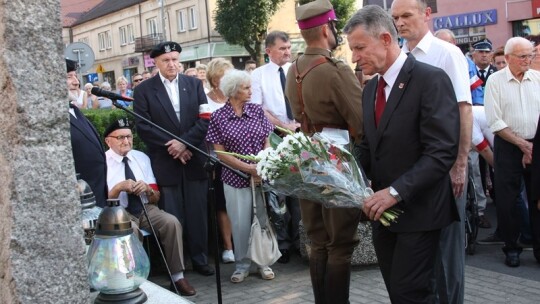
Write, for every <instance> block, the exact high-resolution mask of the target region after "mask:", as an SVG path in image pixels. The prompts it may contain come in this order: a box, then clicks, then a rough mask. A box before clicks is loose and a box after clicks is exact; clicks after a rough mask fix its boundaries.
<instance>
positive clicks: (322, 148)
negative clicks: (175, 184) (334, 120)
mask: <svg viewBox="0 0 540 304" xmlns="http://www.w3.org/2000/svg"><path fill="white" fill-rule="evenodd" d="M280 130H281V131H282V132H285V133H286V134H288V135H287V136H285V137H284V138H280V137H279V136H277V135H275V134H273V133H272V134H271V135H270V142H271V147H269V148H266V149H264V150H262V151H261V152H259V153H258V154H257V155H247V156H246V155H239V154H236V153H228V152H219V151H216V152H218V153H226V154H230V155H234V156H236V157H240V158H244V159H249V160H252V161H256V162H257V173H258V174H259V176H260V177H261V178H262V180H263V181H264V182H265V184H264V186H265V187H267V188H270V189H272V190H275V191H276V192H278V193H281V194H284V195H287V196H295V197H298V198H301V199H306V200H310V201H314V202H317V203H321V204H323V205H324V206H325V207H326V208H362V206H363V202H364V199H365V198H367V197H369V196H371V195H372V194H373V190H372V189H371V188H370V187H369V186H368V183H367V182H366V179H365V178H364V176H363V174H362V172H361V170H360V168H359V167H358V164H357V163H356V160H355V159H354V157H353V156H352V155H351V153H350V152H349V151H347V150H346V149H345V148H343V147H341V146H340V145H335V144H332V143H331V142H330V141H329V140H328V139H326V138H325V137H324V136H322V135H321V134H320V133H316V134H315V135H313V136H312V137H309V136H307V135H305V134H304V133H300V132H299V133H293V132H291V131H288V130H285V129H280ZM399 213H401V211H400V210H399V209H396V208H391V209H389V210H387V211H386V212H384V213H383V216H382V217H381V219H380V221H381V223H383V224H384V225H386V226H388V225H390V223H391V222H395V221H396V219H397V217H398V215H399Z"/></svg>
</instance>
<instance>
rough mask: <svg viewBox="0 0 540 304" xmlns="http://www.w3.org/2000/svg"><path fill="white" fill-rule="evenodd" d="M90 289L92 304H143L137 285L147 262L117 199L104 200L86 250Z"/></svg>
mask: <svg viewBox="0 0 540 304" xmlns="http://www.w3.org/2000/svg"><path fill="white" fill-rule="evenodd" d="M88 261H89V265H88V278H89V281H90V286H91V287H92V288H94V289H95V290H97V291H99V292H100V293H99V295H98V296H97V298H96V300H95V301H94V303H96V304H104V303H126V304H128V303H129V304H139V303H144V302H145V301H146V300H147V299H148V297H147V296H146V294H145V293H144V292H143V291H142V290H141V289H140V288H139V286H140V285H141V284H142V283H143V282H144V281H145V280H146V278H148V274H149V273H150V261H149V260H148V255H146V252H145V251H144V248H143V247H142V245H141V242H140V241H139V239H138V238H137V236H135V234H134V233H133V228H132V227H131V219H130V216H129V214H128V213H127V211H126V210H125V209H124V208H123V207H122V206H120V201H119V200H118V199H109V200H107V206H106V207H105V208H103V211H102V212H101V214H100V215H99V218H98V220H97V225H96V234H95V236H94V239H93V240H92V244H91V245H90V248H89V249H88Z"/></svg>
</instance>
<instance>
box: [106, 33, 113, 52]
mask: <svg viewBox="0 0 540 304" xmlns="http://www.w3.org/2000/svg"><path fill="white" fill-rule="evenodd" d="M105 37H106V39H105V43H106V45H105V46H106V47H107V49H112V35H111V31H106V32H105Z"/></svg>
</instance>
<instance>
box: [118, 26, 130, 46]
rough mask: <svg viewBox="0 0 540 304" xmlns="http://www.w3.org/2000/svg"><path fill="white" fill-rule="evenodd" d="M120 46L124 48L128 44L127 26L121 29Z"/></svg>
mask: <svg viewBox="0 0 540 304" xmlns="http://www.w3.org/2000/svg"><path fill="white" fill-rule="evenodd" d="M119 31H120V45H121V46H124V45H126V44H127V43H128V40H127V28H126V27H125V26H122V27H120V29H119Z"/></svg>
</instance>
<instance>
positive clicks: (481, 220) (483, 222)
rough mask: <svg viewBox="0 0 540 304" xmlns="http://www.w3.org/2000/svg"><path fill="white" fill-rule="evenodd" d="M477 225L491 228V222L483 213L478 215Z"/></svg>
mask: <svg viewBox="0 0 540 304" xmlns="http://www.w3.org/2000/svg"><path fill="white" fill-rule="evenodd" d="M478 227H480V228H491V223H490V222H489V220H488V219H487V218H486V217H485V216H484V215H480V216H479V217H478Z"/></svg>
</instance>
